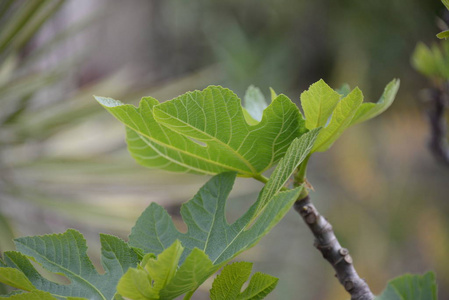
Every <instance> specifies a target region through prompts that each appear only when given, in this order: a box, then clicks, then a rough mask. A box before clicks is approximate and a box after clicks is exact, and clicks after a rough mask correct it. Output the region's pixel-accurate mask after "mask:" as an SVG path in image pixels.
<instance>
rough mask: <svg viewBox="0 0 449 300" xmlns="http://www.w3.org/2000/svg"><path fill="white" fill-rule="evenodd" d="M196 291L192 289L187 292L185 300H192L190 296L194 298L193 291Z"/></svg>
mask: <svg viewBox="0 0 449 300" xmlns="http://www.w3.org/2000/svg"><path fill="white" fill-rule="evenodd" d="M195 291H196V290H195ZM195 291H190V292H188V293H186V294H185V296H184V299H183V300H190V298H192V296H193V293H195Z"/></svg>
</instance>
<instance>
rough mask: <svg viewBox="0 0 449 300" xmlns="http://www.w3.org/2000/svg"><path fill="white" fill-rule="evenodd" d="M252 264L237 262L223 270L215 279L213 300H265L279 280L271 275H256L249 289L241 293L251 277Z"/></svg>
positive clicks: (212, 293) (212, 292) (212, 291)
mask: <svg viewBox="0 0 449 300" xmlns="http://www.w3.org/2000/svg"><path fill="white" fill-rule="evenodd" d="M252 265H253V264H252V263H248V262H236V263H233V264H230V265H227V266H225V267H224V268H223V270H222V271H221V273H220V275H218V276H217V278H215V280H214V282H213V284H212V289H211V290H210V299H211V300H234V299H237V300H257V299H263V298H265V296H267V295H268V294H269V293H270V292H271V291H272V290H273V289H274V288H275V287H276V284H277V282H278V279H277V278H275V277H272V276H270V275H266V274H262V273H256V274H254V276H253V277H252V278H251V280H250V283H249V285H248V287H247V288H246V289H245V290H244V291H243V292H241V289H242V287H243V284H244V283H245V282H246V281H247V280H248V278H249V276H250V275H251V269H252Z"/></svg>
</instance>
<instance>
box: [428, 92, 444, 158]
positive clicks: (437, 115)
mask: <svg viewBox="0 0 449 300" xmlns="http://www.w3.org/2000/svg"><path fill="white" fill-rule="evenodd" d="M446 97H447V94H446V93H445V92H444V90H441V89H437V88H433V89H431V99H430V100H431V104H430V108H429V110H428V112H427V114H428V117H429V125H430V133H431V135H430V140H429V149H430V151H431V152H432V154H433V156H434V157H435V158H436V159H437V160H438V161H440V162H443V163H444V164H446V165H448V166H449V147H448V144H447V140H446V133H447V128H446V127H447V125H446V120H445V115H444V113H445V110H446V106H447V103H446V102H447V100H446Z"/></svg>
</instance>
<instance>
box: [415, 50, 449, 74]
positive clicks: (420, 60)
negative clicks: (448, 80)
mask: <svg viewBox="0 0 449 300" xmlns="http://www.w3.org/2000/svg"><path fill="white" fill-rule="evenodd" d="M442 59H443V58H442V55H441V53H440V50H439V49H438V47H436V46H433V47H432V49H430V48H429V47H427V46H426V45H425V44H423V43H418V45H417V46H416V48H415V51H414V52H413V55H412V65H413V67H414V68H415V69H416V70H418V71H419V72H421V73H422V74H424V75H426V76H429V77H439V76H441V75H442V74H440V66H439V65H441V64H442Z"/></svg>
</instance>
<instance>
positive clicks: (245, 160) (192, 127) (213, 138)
mask: <svg viewBox="0 0 449 300" xmlns="http://www.w3.org/2000/svg"><path fill="white" fill-rule="evenodd" d="M154 109H157V110H159V111H160V112H162V113H164V114H166V115H167V116H169V117H171V118H174V119H176V120H177V121H179V122H180V123H182V124H185V125H186V126H187V127H189V128H191V129H193V130H195V131H196V132H199V133H201V134H204V135H206V136H207V137H209V138H210V139H211V140H213V141H216V142H218V143H219V144H221V145H223V146H224V147H226V148H228V149H229V150H231V152H232V153H234V155H235V156H236V157H238V158H239V159H240V160H241V161H242V162H243V163H244V164H245V165H246V166H247V167H248V168H249V169H250V170H251V171H252V174H258V172H257V171H256V169H254V166H253V165H251V163H250V162H249V161H248V160H247V159H246V158H245V157H244V156H242V155H241V154H240V153H239V152H237V151H236V150H235V149H234V148H232V147H231V146H230V145H229V144H228V143H225V142H223V141H222V140H220V139H218V138H216V137H214V136H213V135H210V134H209V133H208V132H206V131H201V130H199V129H198V128H196V127H194V126H192V125H190V124H189V123H187V122H186V121H183V120H181V119H179V118H176V117H174V116H172V115H170V114H168V113H167V112H165V111H163V110H162V109H160V108H158V107H155V108H154ZM232 128H233V126H232V124H231V133H232ZM248 135H249V132H248V133H247V134H246V136H248ZM245 139H246V137H245Z"/></svg>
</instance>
